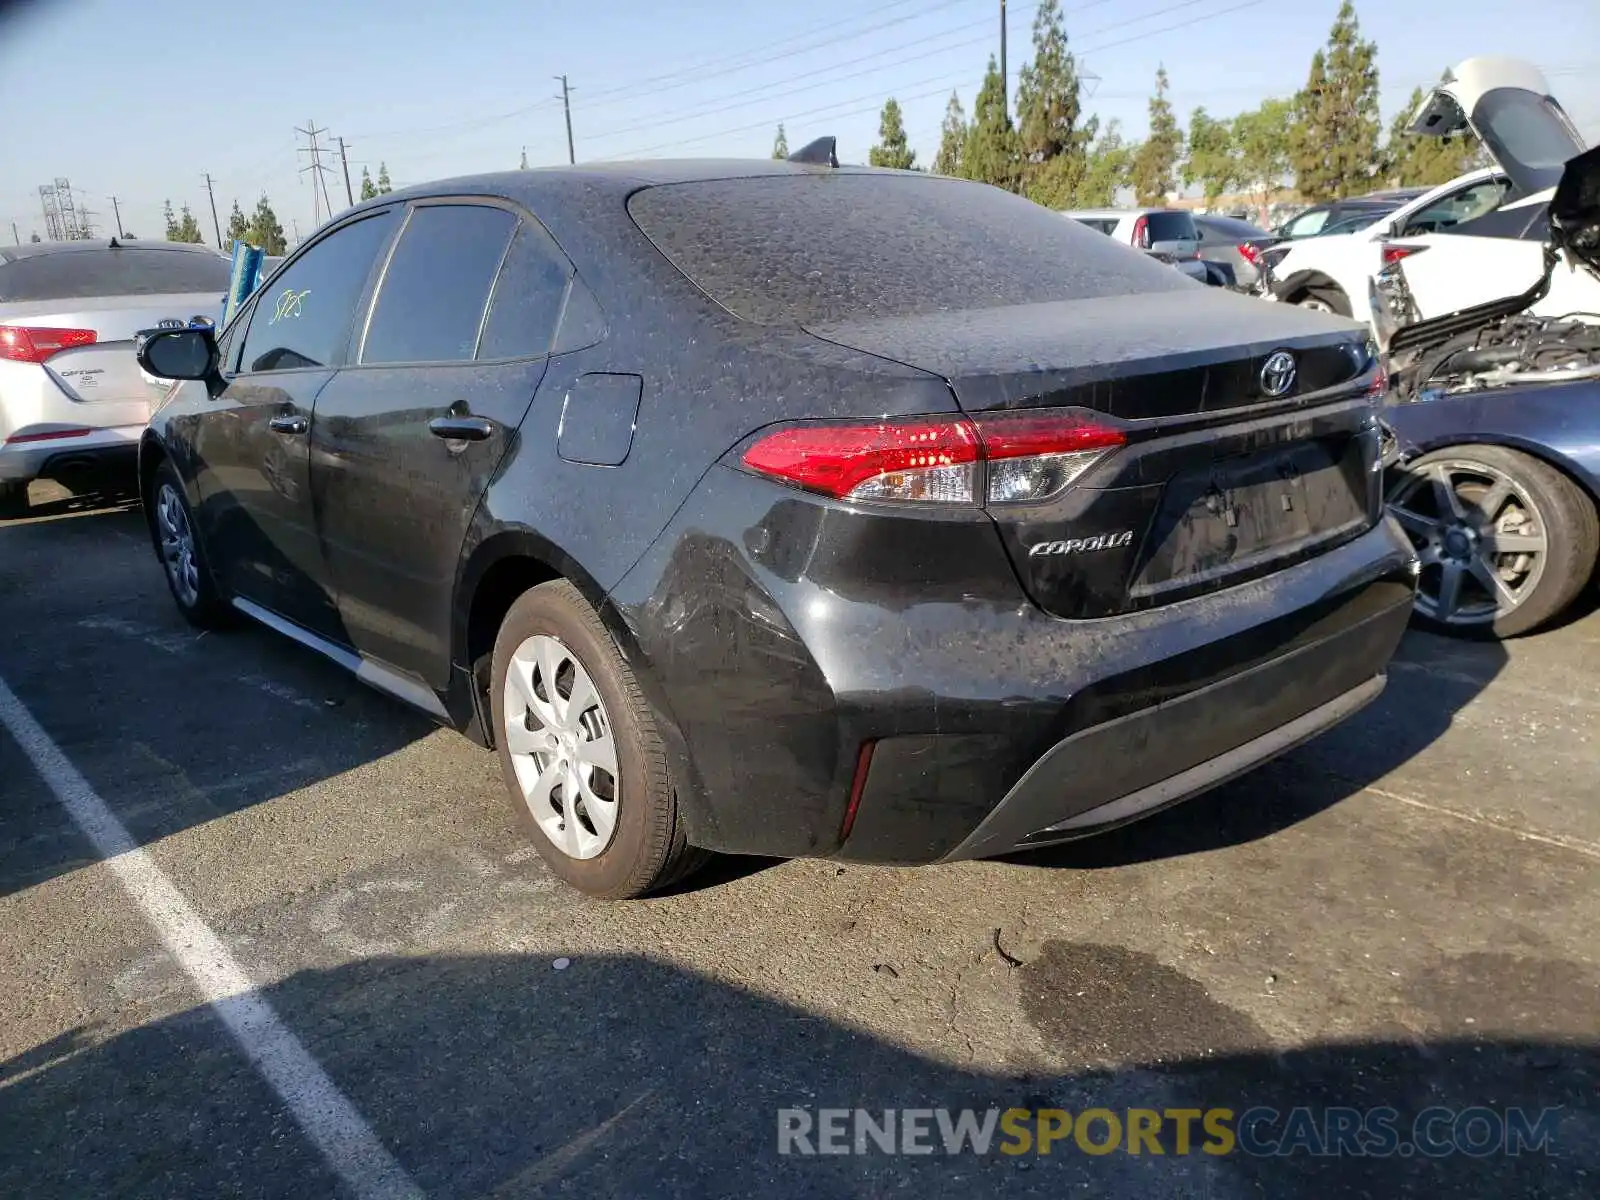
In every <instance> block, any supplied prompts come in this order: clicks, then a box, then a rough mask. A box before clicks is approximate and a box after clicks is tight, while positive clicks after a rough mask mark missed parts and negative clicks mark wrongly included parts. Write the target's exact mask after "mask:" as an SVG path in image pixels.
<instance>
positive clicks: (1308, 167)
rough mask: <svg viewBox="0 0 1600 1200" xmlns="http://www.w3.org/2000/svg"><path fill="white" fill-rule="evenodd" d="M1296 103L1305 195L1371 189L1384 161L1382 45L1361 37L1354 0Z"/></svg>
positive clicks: (1293, 152)
mask: <svg viewBox="0 0 1600 1200" xmlns="http://www.w3.org/2000/svg"><path fill="white" fill-rule="evenodd" d="M1295 108H1296V120H1295V124H1294V129H1293V131H1292V136H1291V138H1290V158H1291V161H1292V164H1293V166H1294V174H1295V185H1296V187H1298V188H1299V190H1300V194H1301V195H1302V196H1304V197H1305V198H1306V199H1307V200H1312V201H1318V200H1336V199H1338V198H1339V197H1341V196H1347V195H1352V194H1355V193H1358V192H1361V191H1364V190H1366V189H1367V187H1368V186H1369V185H1370V184H1371V183H1372V180H1373V175H1374V172H1375V171H1376V170H1377V168H1378V164H1379V158H1378V132H1379V121H1378V47H1377V45H1376V44H1375V43H1373V42H1364V41H1362V40H1361V24H1360V22H1359V21H1357V20H1356V10H1355V6H1354V5H1352V4H1351V3H1350V0H1344V3H1342V4H1341V5H1340V6H1339V15H1338V16H1337V17H1335V18H1334V22H1333V28H1332V30H1330V31H1329V33H1328V45H1327V47H1326V48H1325V49H1323V50H1318V51H1317V52H1316V54H1315V55H1313V56H1312V59H1311V71H1310V74H1309V75H1308V76H1307V78H1306V86H1305V88H1304V90H1302V91H1301V92H1300V94H1299V95H1298V96H1297V97H1296V98H1295Z"/></svg>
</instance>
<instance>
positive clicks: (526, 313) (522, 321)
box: [478, 221, 572, 359]
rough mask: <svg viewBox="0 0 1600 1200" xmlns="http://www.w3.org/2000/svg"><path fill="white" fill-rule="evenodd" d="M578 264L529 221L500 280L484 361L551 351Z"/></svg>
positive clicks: (481, 349) (481, 353)
mask: <svg viewBox="0 0 1600 1200" xmlns="http://www.w3.org/2000/svg"><path fill="white" fill-rule="evenodd" d="M571 277H572V266H571V264H570V263H568V262H567V259H566V256H565V255H563V254H562V253H561V251H560V249H559V248H557V246H556V244H555V242H553V241H552V240H551V239H550V235H549V234H547V233H546V232H545V231H544V230H543V229H541V228H540V227H539V226H538V225H535V224H532V223H531V222H528V221H524V222H523V223H522V224H521V225H520V226H519V227H518V229H517V233H516V237H515V238H513V239H512V242H511V249H510V250H509V251H507V253H506V261H505V265H504V266H503V267H502V268H501V269H500V277H499V278H498V279H497V280H496V281H495V285H494V296H493V298H492V299H491V300H490V302H489V315H488V318H487V319H486V320H485V321H484V323H483V339H482V341H481V342H480V343H479V345H478V358H479V359H496V358H534V357H541V356H543V355H545V354H548V353H549V352H550V341H551V338H553V337H554V336H555V331H556V323H557V322H558V321H559V320H560V319H561V310H562V303H563V301H564V300H565V299H566V295H567V282H568V280H569V279H571Z"/></svg>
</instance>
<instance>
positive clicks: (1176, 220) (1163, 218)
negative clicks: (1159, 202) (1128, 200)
mask: <svg viewBox="0 0 1600 1200" xmlns="http://www.w3.org/2000/svg"><path fill="white" fill-rule="evenodd" d="M1145 227H1146V228H1147V229H1149V230H1150V240H1151V241H1152V242H1183V241H1190V242H1192V241H1194V239H1195V238H1197V237H1199V236H1200V235H1199V233H1198V232H1196V230H1195V227H1194V217H1193V216H1191V215H1190V214H1189V213H1186V212H1153V213H1150V214H1149V215H1147V216H1146V217H1145Z"/></svg>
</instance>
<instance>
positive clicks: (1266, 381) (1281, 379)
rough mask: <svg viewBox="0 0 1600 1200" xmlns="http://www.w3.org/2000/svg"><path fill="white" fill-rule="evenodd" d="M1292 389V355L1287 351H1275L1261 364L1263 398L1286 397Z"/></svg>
mask: <svg viewBox="0 0 1600 1200" xmlns="http://www.w3.org/2000/svg"><path fill="white" fill-rule="evenodd" d="M1292 387H1294V355H1292V354H1290V353H1289V352H1288V351H1287V350H1275V351H1273V352H1272V353H1271V354H1269V355H1267V361H1266V362H1264V363H1262V364H1261V393H1262V395H1264V396H1274V397H1276V396H1287V395H1288V394H1289V389H1291V388H1292Z"/></svg>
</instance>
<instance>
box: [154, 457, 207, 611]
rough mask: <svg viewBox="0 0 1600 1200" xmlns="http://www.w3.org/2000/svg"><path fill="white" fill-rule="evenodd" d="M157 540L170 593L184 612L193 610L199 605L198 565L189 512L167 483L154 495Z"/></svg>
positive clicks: (174, 490) (173, 488)
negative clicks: (159, 544) (170, 588)
mask: <svg viewBox="0 0 1600 1200" xmlns="http://www.w3.org/2000/svg"><path fill="white" fill-rule="evenodd" d="M156 536H157V539H158V540H159V541H160V543H161V562H162V564H163V565H164V566H165V567H166V569H167V578H168V579H169V580H170V581H171V582H172V591H173V593H174V594H175V595H176V596H177V597H178V602H179V603H180V604H182V605H183V606H184V607H185V608H193V607H194V606H195V605H196V604H198V603H199V601H200V562H199V559H198V558H197V556H196V554H195V546H194V530H193V529H191V528H190V526H189V513H188V510H187V509H186V508H185V507H184V504H183V497H182V496H180V495H179V494H178V489H177V488H176V487H174V486H173V485H172V484H170V483H163V484H162V485H161V489H160V491H158V492H157V493H156Z"/></svg>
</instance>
